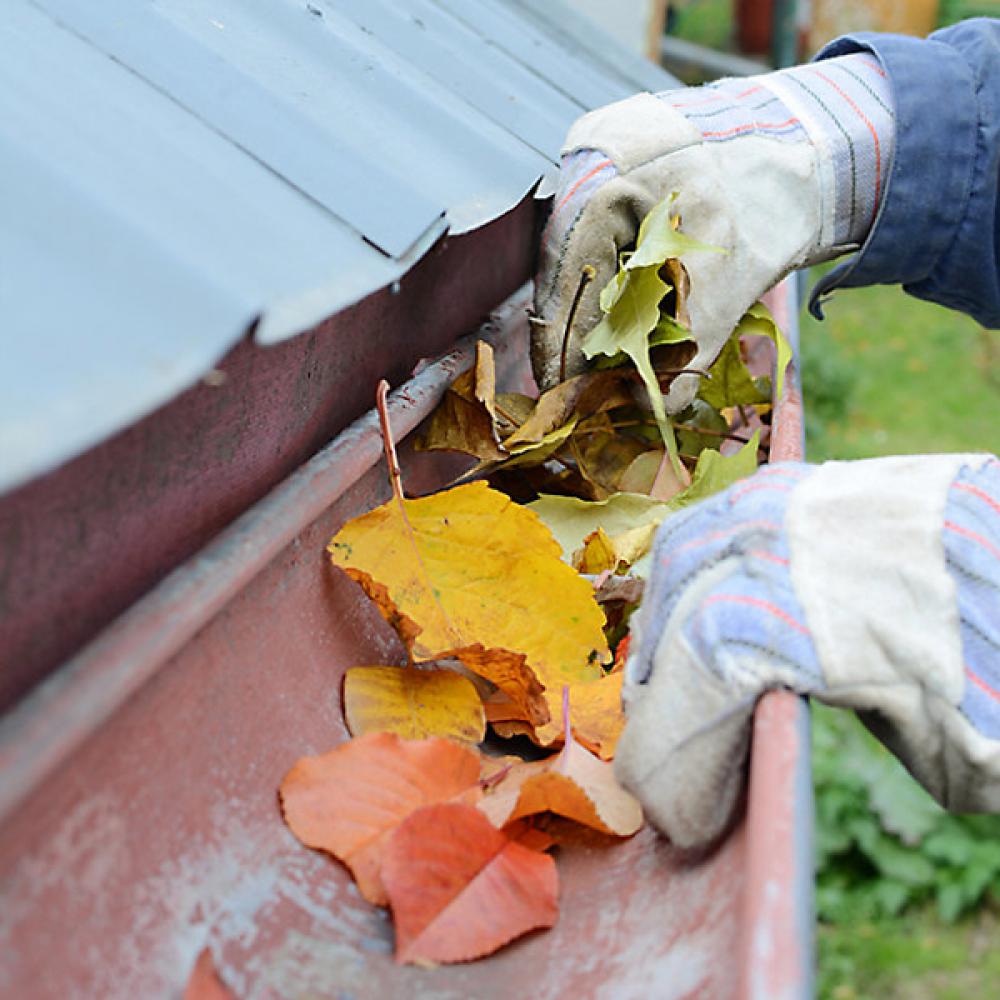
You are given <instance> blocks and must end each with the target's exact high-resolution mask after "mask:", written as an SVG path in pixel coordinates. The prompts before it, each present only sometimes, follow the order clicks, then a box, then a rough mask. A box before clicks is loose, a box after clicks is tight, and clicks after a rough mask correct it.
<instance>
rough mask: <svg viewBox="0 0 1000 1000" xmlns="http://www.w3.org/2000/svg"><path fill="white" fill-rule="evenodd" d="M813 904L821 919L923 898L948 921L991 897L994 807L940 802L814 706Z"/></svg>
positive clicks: (998, 832) (847, 718)
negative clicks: (953, 810) (955, 807)
mask: <svg viewBox="0 0 1000 1000" xmlns="http://www.w3.org/2000/svg"><path fill="white" fill-rule="evenodd" d="M813 747H814V766H813V778H814V782H815V786H816V868H817V886H816V904H817V910H818V913H819V916H820V918H821V919H822V920H826V921H829V922H833V923H846V922H851V921H858V920H870V919H873V918H878V917H886V916H895V915H896V914H898V913H900V912H902V911H903V910H904V909H905V908H907V907H909V906H910V905H912V904H915V903H923V902H927V901H932V902H933V903H934V904H935V906H936V908H937V911H938V913H939V915H940V917H941V919H942V920H944V921H946V922H951V921H954V920H955V919H957V918H958V917H959V916H960V915H961V914H963V913H964V912H966V911H968V910H971V909H972V908H974V907H976V906H977V905H978V904H979V903H980V902H981V901H982V900H983V898H984V897H985V896H987V895H988V894H990V893H992V894H994V895H995V896H996V897H997V898H1000V850H998V849H997V843H996V841H997V839H998V838H1000V817H998V816H955V815H951V814H949V813H947V812H945V811H944V810H943V809H942V808H941V807H940V806H938V805H937V803H935V802H934V800H933V799H931V797H930V796H929V795H928V794H927V793H926V792H924V790H923V789H922V788H921V787H920V786H919V785H918V784H917V783H916V782H915V781H914V780H913V778H911V777H910V775H909V774H908V773H907V772H906V770H905V769H904V768H903V766H902V765H901V764H900V763H899V762H898V761H897V760H896V758H895V757H893V756H892V755H891V754H890V753H889V752H888V751H886V750H885V749H884V748H883V747H882V746H881V744H880V743H878V741H877V740H875V738H874V737H873V736H871V735H870V734H869V733H868V732H867V730H865V729H864V728H863V727H862V726H861V724H860V723H859V722H858V721H857V720H856V719H855V718H854V717H853V716H851V715H850V714H848V713H845V712H834V711H832V710H830V709H826V708H823V707H821V706H817V707H814V709H813Z"/></svg>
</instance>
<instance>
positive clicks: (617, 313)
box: [581, 261, 680, 471]
mask: <svg viewBox="0 0 1000 1000" xmlns="http://www.w3.org/2000/svg"><path fill="white" fill-rule="evenodd" d="M629 263H631V261H629ZM617 281H618V276H617V275H616V276H615V278H613V279H612V282H617ZM609 285H610V283H609ZM668 288H669V286H668V285H667V283H666V282H665V281H664V280H663V279H662V278H661V277H660V276H659V274H657V269H656V268H655V267H643V268H638V269H636V270H628V271H626V272H625V279H624V282H623V284H622V286H621V289H620V291H619V292H618V294H617V296H616V297H615V301H614V304H613V305H612V307H611V310H610V312H609V313H608V314H607V315H606V316H605V317H604V319H602V320H601V322H600V323H598V324H597V326H595V327H594V329H593V330H591V331H590V333H588V334H587V336H586V337H584V339H583V343H582V344H581V347H582V348H583V353H584V356H585V357H586V358H588V359H592V358H594V357H595V356H596V355H598V354H604V355H607V356H608V357H612V358H613V357H614V356H615V355H617V354H618V353H619V352H620V351H624V352H625V353H626V354H627V355H628V356H629V357H630V358H631V359H632V363H633V364H634V365H635V367H636V370H637V371H638V372H639V377H640V378H641V379H642V381H643V385H645V387H646V394H647V395H648V396H649V405H650V407H651V408H652V410H653V416H654V417H655V418H656V424H657V426H658V427H659V428H660V434H661V436H662V437H663V443H664V444H665V445H666V448H667V452H668V453H669V454H670V458H671V461H672V462H673V464H674V467H675V468H676V469H678V471H679V466H680V459H679V458H678V457H677V442H676V441H675V440H674V435H673V431H672V430H671V428H670V422H669V421H668V420H667V411H666V409H665V408H664V406H663V396H662V395H661V393H660V383H659V382H658V381H657V379H656V372H655V371H653V363H652V361H650V358H649V334H650V333H651V332H652V330H653V329H654V328H655V327H656V324H657V323H658V322H659V319H660V301H661V299H662V298H663V296H664V295H666V293H667V290H668ZM602 294H603V293H602Z"/></svg>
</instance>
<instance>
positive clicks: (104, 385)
mask: <svg viewBox="0 0 1000 1000" xmlns="http://www.w3.org/2000/svg"><path fill="white" fill-rule="evenodd" d="M672 82H673V81H672V80H671V78H670V77H669V76H668V75H667V74H665V73H663V72H662V71H661V70H659V69H658V68H656V67H654V66H653V65H652V64H650V63H646V62H645V61H644V60H641V59H639V58H638V57H635V56H633V55H631V54H629V53H627V52H625V51H624V50H621V49H619V48H618V47H616V45H615V44H614V43H613V41H611V40H610V39H608V38H607V37H606V36H604V35H602V34H601V33H600V32H599V31H598V30H597V29H596V28H593V27H588V26H587V25H585V24H583V23H582V22H581V21H580V20H579V19H578V18H576V17H574V16H573V15H572V13H571V12H569V11H568V10H567V9H566V8H564V7H563V6H562V5H561V4H559V3H556V2H554V0H549V2H546V0H402V2H400V0H336V2H334V0H102V2H101V3H93V2H91V0H8V2H7V3H6V4H5V7H4V18H3V20H2V23H0V183H2V186H3V192H4V208H3V211H2V213H0V315H2V318H3V330H2V332H0V345H2V357H0V492H2V491H5V490H7V489H10V488H11V487H13V486H14V485H16V484H18V483H20V482H23V481H25V480H26V479H28V478H31V477H33V476H35V475H38V474H40V473H42V472H44V471H46V470H48V469H49V468H52V467H54V466H55V465H57V464H60V463H61V462H63V461H65V460H67V459H68V458H70V457H72V456H74V455H76V454H78V453H80V452H81V451H83V450H85V449H86V448H87V447H89V446H91V445H93V444H95V443H97V442H99V441H101V440H103V439H104V438H105V437H107V436H108V435H110V434H111V433H113V432H115V431H116V430H119V429H121V428H122V427H125V426H128V425H129V424H130V423H132V422H134V421H135V420H136V419H138V418H139V417H141V416H142V415H144V414H146V413H148V412H149V411H150V410H152V409H154V408H155V407H156V406H158V405H160V404H161V403H163V402H165V401H166V400H168V399H170V398H172V397H173V396H174V395H176V394H177V393H178V392H179V391H181V390H183V389H184V388H186V387H188V386H189V385H191V384H193V383H194V382H195V381H196V380H197V379H198V378H200V377H201V376H202V375H203V374H204V373H205V372H206V371H207V370H208V369H209V368H211V366H212V365H213V364H214V363H215V361H217V360H218V358H219V357H221V356H222V355H223V354H224V353H225V352H226V351H227V350H228V349H229V348H230V347H231V346H232V345H233V344H234V343H235V342H236V341H237V340H238V339H239V338H240V337H241V336H243V335H244V334H245V333H246V331H247V330H248V329H250V328H251V327H253V325H254V324H257V325H256V330H255V335H256V337H257V339H258V341H260V342H261V343H271V342H275V341H278V340H281V339H284V338H285V337H288V336H292V335H294V334H297V333H300V332H302V331H303V330H307V329H309V328H311V327H312V326H314V325H315V324H316V323H318V322H319V321H321V320H322V319H324V318H325V317H327V316H329V315H331V314H332V313H334V312H336V311H338V310H340V309H343V308H345V307H346V306H348V305H350V304H352V303H353V302H356V301H358V300H359V299H361V298H363V297H365V296H366V295H368V294H370V293H371V292H373V291H375V290H377V289H379V288H382V287H385V286H386V285H388V284H390V283H391V282H393V281H394V280H396V279H398V278H399V277H400V276H401V275H402V274H404V273H405V272H406V271H407V270H408V269H409V268H410V267H411V266H412V265H413V263H414V262H415V261H416V260H417V259H419V257H420V256H421V255H422V254H423V253H424V252H425V251H426V250H427V249H428V248H429V247H430V246H431V245H432V244H433V243H434V242H435V241H436V240H437V239H438V238H439V237H440V236H441V235H442V234H443V233H445V232H446V231H451V232H454V233H459V232H464V231H467V230H470V229H474V228H476V227H478V226H481V225H484V224H485V223H487V222H489V221H490V220H492V219H493V218H495V217H496V216H498V215H500V214H502V213H503V212H505V211H506V210H508V209H509V208H511V207H512V206H513V205H515V204H517V202H518V201H520V200H521V198H522V197H523V196H524V195H525V194H526V193H527V192H528V191H529V190H530V189H531V187H532V186H533V185H534V184H535V182H536V181H537V180H538V178H539V177H540V176H541V175H542V174H543V173H544V172H545V171H546V170H547V169H549V168H550V166H551V164H552V163H553V162H554V161H555V159H556V158H557V155H558V149H559V144H560V142H561V140H562V137H563V135H564V134H565V131H566V129H567V128H568V126H569V124H570V123H571V122H572V120H573V119H574V118H575V117H576V116H577V115H579V114H581V113H582V112H583V111H585V110H587V109H589V108H591V107H596V106H598V105H600V104H603V103H606V102H608V101H612V100H616V99H618V98H621V97H624V96H626V95H628V94H630V93H633V92H635V91H636V90H640V89H662V88H664V87H668V86H670V85H671V83H672Z"/></svg>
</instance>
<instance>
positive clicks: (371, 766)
mask: <svg viewBox="0 0 1000 1000" xmlns="http://www.w3.org/2000/svg"><path fill="white" fill-rule="evenodd" d="M280 794H281V805H282V810H283V812H284V814H285V822H287V823H288V825H289V827H291V830H292V832H293V833H294V834H295V836H296V837H298V838H299V840H301V841H302V843H304V844H305V845H306V846H307V847H315V848H318V849H320V850H324V851H329V853H330V854H332V855H333V856H334V857H336V858H339V859H340V860H341V861H343V862H344V864H346V865H347V867H348V868H350V870H351V873H352V874H353V875H354V878H355V880H356V881H357V883H358V889H360V890H361V895H362V896H364V897H365V899H367V900H368V901H369V902H370V903H375V904H377V905H379V906H382V905H385V902H386V895H385V889H384V888H383V886H382V878H381V875H380V869H381V865H382V855H383V852H384V851H385V846H386V843H387V841H388V837H389V834H391V833H392V831H393V830H395V828H396V827H397V826H398V825H399V824H400V823H401V822H402V821H403V820H404V819H406V817H407V816H409V815H410V813H412V812H413V811H414V810H415V809H419V808H420V807H421V806H426V805H431V804H432V803H438V802H450V801H460V802H467V803H470V804H472V803H475V802H476V801H478V799H479V797H480V795H481V794H482V793H481V791H480V788H479V755H478V754H476V753H475V752H473V751H472V750H469V749H468V748H466V747H463V746H461V745H459V744H457V743H452V742H450V741H449V740H443V739H429V740H416V741H404V740H401V739H400V738H399V737H398V736H396V735H395V734H393V733H367V734H366V735H364V736H361V737H359V738H358V739H356V740H351V741H350V742H349V743H343V744H341V745H340V746H339V747H336V748H335V749H333V750H331V751H330V752H329V753H325V754H322V755H321V756H319V757H303V758H302V759H301V760H299V761H298V762H297V763H296V764H295V766H294V767H293V768H292V769H291V770H290V771H289V772H288V774H287V775H286V776H285V780H284V781H283V782H282V783H281V790H280Z"/></svg>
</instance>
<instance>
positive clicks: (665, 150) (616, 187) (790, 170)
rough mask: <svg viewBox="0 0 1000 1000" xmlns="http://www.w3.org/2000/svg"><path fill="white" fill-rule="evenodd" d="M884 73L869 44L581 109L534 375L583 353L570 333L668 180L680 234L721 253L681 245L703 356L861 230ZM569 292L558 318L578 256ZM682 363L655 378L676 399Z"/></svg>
mask: <svg viewBox="0 0 1000 1000" xmlns="http://www.w3.org/2000/svg"><path fill="white" fill-rule="evenodd" d="M892 106H893V105H892V97H891V95H890V89H889V83H888V80H887V79H886V76H885V73H884V71H883V70H882V67H881V66H880V65H879V63H878V61H877V60H876V59H875V58H874V57H873V56H872V55H870V54H868V53H855V54H851V55H847V56H840V57H837V58H835V59H829V60H826V61H824V62H820V63H815V64H810V65H807V66H800V67H796V68H794V69H791V70H784V71H781V72H778V73H768V74H765V75H763V76H759V77H750V78H747V79H740V80H721V81H719V82H718V83H715V84H711V85H709V86H705V87H699V88H693V89H687V90H676V91H670V92H667V93H664V94H659V95H653V94H638V95H636V96H635V97H631V98H629V99H628V100H625V101H621V102H619V103H617V104H611V105H608V106H607V107H604V108H600V109H598V110H597V111H593V112H591V113H590V114H587V115H584V116H583V117H582V118H581V119H579V120H578V121H577V122H576V123H575V124H574V125H573V126H572V128H571V129H570V132H569V135H568V136H567V138H566V143H565V145H564V147H563V158H562V168H561V170H560V175H559V183H558V189H557V192H556V196H555V202H554V208H553V212H552V215H551V217H550V219H549V221H548V223H547V225H546V228H545V231H544V233H543V236H542V245H541V256H540V265H539V272H538V275H537V277H536V285H535V318H534V322H533V339H532V362H533V365H534V369H535V376H536V378H537V380H538V382H539V384H540V385H541V386H543V387H548V386H550V385H552V384H553V383H554V382H555V381H556V380H557V379H558V377H559V367H560V357H561V354H562V347H563V341H564V338H565V337H567V335H568V337H569V341H568V344H567V358H568V366H567V371H568V373H569V374H576V373H577V372H579V371H580V370H581V368H582V366H583V355H582V353H581V351H580V346H579V345H580V341H581V339H582V337H583V336H584V335H585V334H586V333H587V332H588V331H589V330H590V329H591V328H592V327H593V326H594V325H595V324H596V323H597V322H598V320H599V319H600V315H601V313H600V307H599V304H598V296H599V293H600V290H601V288H603V287H604V285H605V284H606V283H607V282H608V281H609V280H610V278H611V277H612V275H613V274H614V272H615V268H616V266H617V260H618V252H619V251H620V250H622V249H624V248H626V247H628V246H629V245H630V244H631V243H633V242H634V241H635V236H636V232H637V230H638V225H639V222H640V221H641V220H642V219H643V217H644V216H645V215H646V214H647V213H648V212H649V210H650V209H651V208H652V207H653V206H654V205H655V204H656V203H657V202H659V201H661V200H662V199H663V198H664V197H666V196H668V195H670V194H672V193H674V192H676V194H677V199H676V202H675V206H676V211H677V214H678V215H679V216H680V219H681V223H682V228H683V229H684V231H685V232H687V233H689V234H690V235H691V236H694V237H695V238H696V239H699V240H701V241H702V242H704V243H709V244H712V245H714V246H717V247H722V248H724V249H725V250H726V253H725V254H724V255H723V254H713V253H705V252H691V253H689V254H686V255H684V256H683V257H682V262H683V264H684V267H685V268H686V269H687V271H688V275H689V277H690V279H691V287H690V294H689V298H688V301H687V307H688V312H689V314H690V317H691V329H692V336H693V338H694V339H695V341H696V342H697V344H698V353H697V355H696V356H695V358H694V359H693V361H692V363H691V364H692V367H694V368H706V367H708V366H709V365H710V364H711V363H712V361H714V360H715V357H716V355H717V354H718V352H719V350H720V349H721V347H722V345H723V344H724V343H725V341H726V339H727V338H728V337H729V335H730V333H731V332H732V330H733V328H734V327H735V325H736V323H737V322H738V321H739V318H740V317H741V316H742V315H743V313H744V312H745V311H746V309H747V308H748V307H749V306H750V305H752V304H753V303H754V302H755V301H756V300H757V299H758V298H759V297H760V296H761V295H762V294H763V293H764V292H765V291H767V290H768V289H769V288H770V287H771V286H772V285H774V284H776V283H777V282H778V281H779V280H780V279H781V278H783V277H784V276H785V275H786V274H788V273H789V272H790V271H792V270H794V269H795V268H797V267H801V266H804V265H807V264H812V263H816V262H819V261H822V260H826V259H829V258H832V257H836V256H838V255H839V254H841V253H843V252H845V251H847V250H851V249H853V248H855V247H856V246H858V245H859V244H861V243H862V242H863V240H864V239H865V236H866V234H867V233H868V231H869V229H870V228H871V225H872V223H873V221H874V218H875V215H876V213H877V212H878V206H879V203H880V197H881V194H882V191H883V189H884V187H885V178H886V175H887V172H888V169H889V165H890V163H891V160H892V153H893V145H894V139H895V123H894V118H893V111H892ZM588 264H589V265H591V266H592V267H594V268H595V270H596V272H597V273H596V280H594V281H592V282H591V283H590V284H589V285H588V286H587V287H586V288H585V290H584V291H583V293H582V296H581V299H580V303H579V307H578V309H577V312H576V315H575V320H574V323H573V329H572V330H571V331H569V332H568V334H567V330H566V324H567V319H568V317H569V314H570V311H571V303H572V302H573V300H574V298H575V296H576V292H577V289H578V287H579V284H580V278H581V274H582V273H583V270H584V267H585V266H586V265H588ZM697 378H698V377H697V376H696V375H694V374H689V375H682V376H680V377H679V378H677V379H676V380H675V381H674V383H673V384H672V385H671V387H670V391H669V393H668V395H667V407H668V409H669V410H670V411H671V412H676V411H677V410H679V409H682V408H683V407H684V406H686V405H687V403H689V402H690V401H691V399H692V397H693V396H694V393H695V392H696V391H697Z"/></svg>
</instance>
